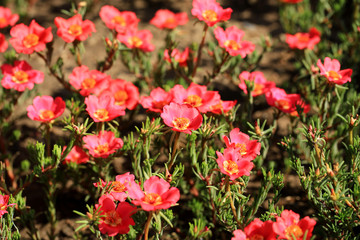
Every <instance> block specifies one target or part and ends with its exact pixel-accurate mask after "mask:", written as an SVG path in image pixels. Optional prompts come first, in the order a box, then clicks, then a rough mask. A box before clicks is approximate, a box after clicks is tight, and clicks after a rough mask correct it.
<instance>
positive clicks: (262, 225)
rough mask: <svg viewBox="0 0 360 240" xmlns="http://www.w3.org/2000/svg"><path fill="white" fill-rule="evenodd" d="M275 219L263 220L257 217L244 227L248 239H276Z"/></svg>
mask: <svg viewBox="0 0 360 240" xmlns="http://www.w3.org/2000/svg"><path fill="white" fill-rule="evenodd" d="M273 223H274V222H273V221H271V220H268V221H265V222H263V221H261V220H260V219H258V218H255V219H254V220H253V221H252V222H251V223H250V224H249V225H247V226H246V227H245V229H244V232H245V234H246V239H254V240H255V239H262V240H276V239H277V238H276V234H275V233H274V231H273Z"/></svg>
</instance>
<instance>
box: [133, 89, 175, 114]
mask: <svg viewBox="0 0 360 240" xmlns="http://www.w3.org/2000/svg"><path fill="white" fill-rule="evenodd" d="M172 99H173V96H172V94H171V93H169V92H166V91H165V90H164V89H162V88H160V87H157V88H155V89H154V90H152V91H151V93H150V96H143V97H141V98H140V104H141V105H142V106H143V107H144V108H145V109H149V111H152V112H159V113H162V112H163V107H164V106H166V105H168V104H169V103H170V102H171V101H172Z"/></svg>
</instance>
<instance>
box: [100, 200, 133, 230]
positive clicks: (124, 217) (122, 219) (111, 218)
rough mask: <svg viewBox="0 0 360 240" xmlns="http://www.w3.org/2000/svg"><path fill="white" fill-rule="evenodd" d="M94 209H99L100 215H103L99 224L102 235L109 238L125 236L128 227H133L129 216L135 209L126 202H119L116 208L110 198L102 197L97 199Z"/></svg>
mask: <svg viewBox="0 0 360 240" xmlns="http://www.w3.org/2000/svg"><path fill="white" fill-rule="evenodd" d="M95 208H96V209H100V212H99V214H100V215H104V217H101V218H100V222H99V230H100V232H101V233H102V234H107V235H108V236H110V237H113V236H116V235H117V234H127V233H128V232H129V231H130V228H129V226H130V225H132V226H134V225H135V222H134V220H133V219H132V218H131V216H132V215H133V214H134V213H135V212H136V207H133V206H131V205H130V204H129V203H127V202H120V203H118V205H117V206H116V204H115V203H114V201H113V198H112V197H111V196H109V195H103V196H101V197H100V199H99V204H95Z"/></svg>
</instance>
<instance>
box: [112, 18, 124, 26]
mask: <svg viewBox="0 0 360 240" xmlns="http://www.w3.org/2000/svg"><path fill="white" fill-rule="evenodd" d="M111 21H112V22H113V23H115V24H118V25H120V26H122V27H125V26H126V21H125V19H124V18H123V17H122V16H120V15H119V16H115V17H113V19H111Z"/></svg>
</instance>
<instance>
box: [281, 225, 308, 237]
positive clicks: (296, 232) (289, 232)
mask: <svg viewBox="0 0 360 240" xmlns="http://www.w3.org/2000/svg"><path fill="white" fill-rule="evenodd" d="M303 234H304V233H303V231H302V230H301V228H300V227H299V226H298V225H291V226H290V227H287V228H286V229H285V236H286V238H287V239H289V240H291V239H294V238H293V236H294V237H295V239H299V238H301V237H302V236H303Z"/></svg>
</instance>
